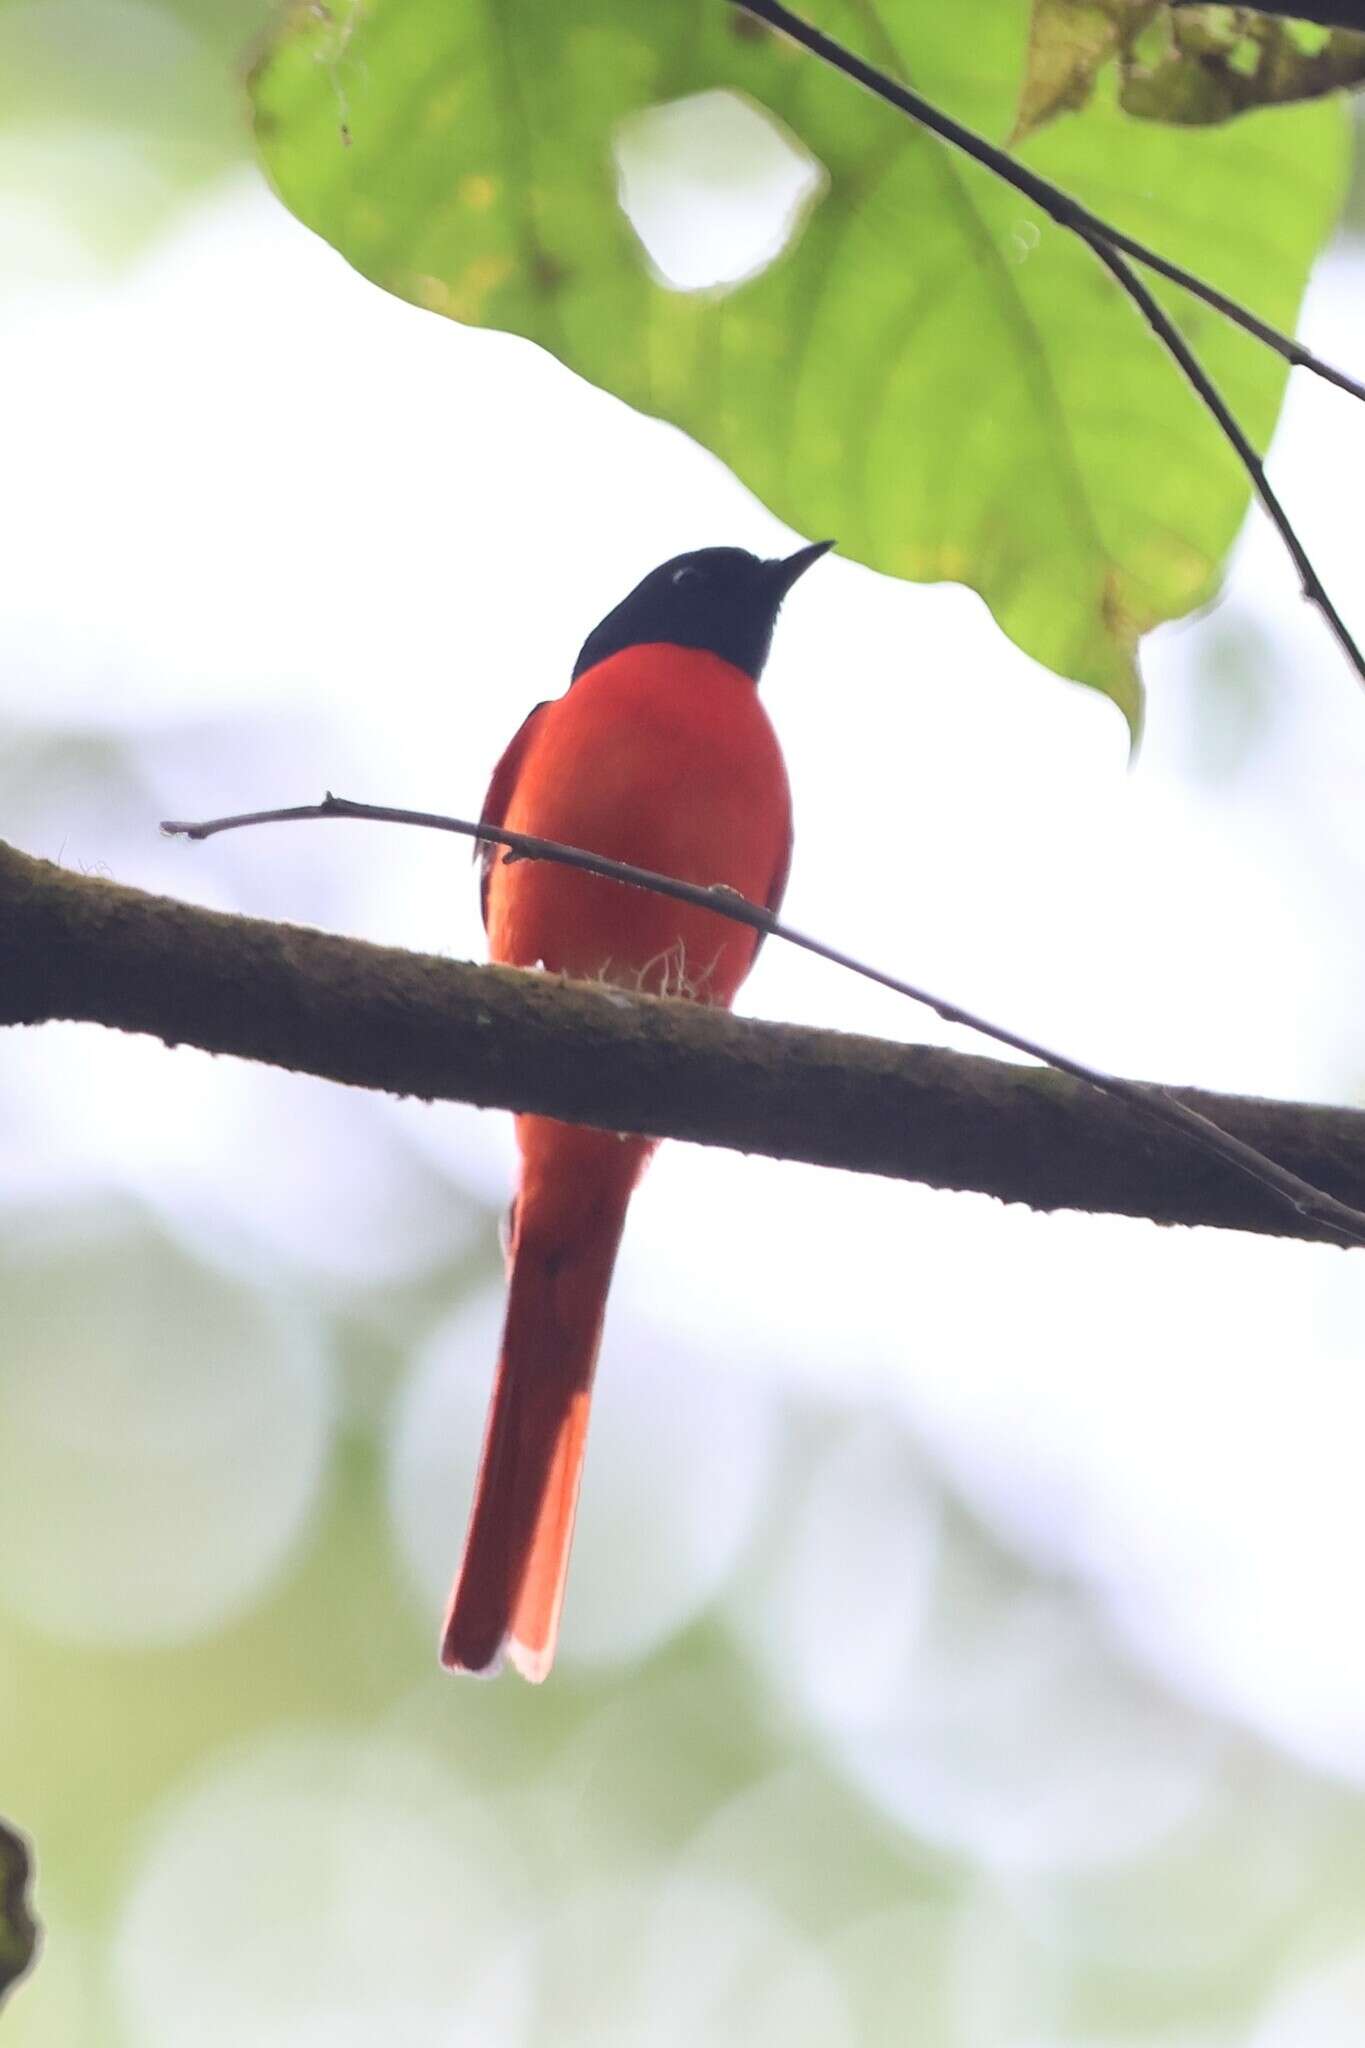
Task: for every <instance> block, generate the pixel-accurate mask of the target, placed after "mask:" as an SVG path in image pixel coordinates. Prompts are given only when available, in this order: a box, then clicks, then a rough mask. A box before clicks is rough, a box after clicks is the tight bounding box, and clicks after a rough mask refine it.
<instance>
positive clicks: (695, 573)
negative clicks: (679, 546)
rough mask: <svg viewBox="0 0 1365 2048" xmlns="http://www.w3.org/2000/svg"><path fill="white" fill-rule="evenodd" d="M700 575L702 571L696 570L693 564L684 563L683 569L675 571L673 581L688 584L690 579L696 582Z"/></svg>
mask: <svg viewBox="0 0 1365 2048" xmlns="http://www.w3.org/2000/svg"><path fill="white" fill-rule="evenodd" d="M700 575H701V570H700V569H698V568H695V567H694V566H693V565H692V563H691V562H684V563H683V565H682V567H681V569H675V570H674V571H673V581H674V582H675V583H686V582H687V581H688V580H689V578H691V579H693V580H695V579H696V578H697V577H699V576H700Z"/></svg>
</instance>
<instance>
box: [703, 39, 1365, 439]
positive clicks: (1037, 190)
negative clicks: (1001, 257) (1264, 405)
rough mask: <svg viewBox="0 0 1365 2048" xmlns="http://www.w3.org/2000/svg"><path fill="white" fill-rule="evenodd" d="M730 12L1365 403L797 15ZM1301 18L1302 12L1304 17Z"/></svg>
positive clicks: (1191, 276) (1362, 389) (1304, 356)
mask: <svg viewBox="0 0 1365 2048" xmlns="http://www.w3.org/2000/svg"><path fill="white" fill-rule="evenodd" d="M730 5H731V6H732V7H736V8H738V9H739V11H740V12H741V13H742V14H749V15H752V16H753V17H754V18H755V20H757V21H765V22H767V24H768V25H769V27H770V28H776V29H780V30H781V31H782V33H783V34H784V35H787V36H790V37H791V39H792V41H793V42H796V43H800V44H801V46H802V48H803V49H806V50H809V51H810V52H811V54H812V55H813V56H816V57H819V58H821V59H822V60H823V61H824V62H825V63H826V64H829V65H832V66H833V68H834V69H835V70H836V71H842V72H843V73H844V75H845V77H847V78H852V79H855V80H856V81H857V83H858V84H859V85H862V86H865V87H866V88H867V90H868V91H869V92H870V93H874V94H875V95H876V97H877V98H878V99H882V100H886V101H887V102H888V103H889V104H890V105H891V106H893V107H898V108H899V109H900V111H901V113H903V114H908V115H909V116H910V118H911V120H912V121H917V122H918V123H919V125H920V126H921V127H922V128H927V129H929V130H930V132H931V133H932V134H934V135H937V136H939V137H940V138H941V139H942V140H943V141H944V142H950V143H951V144H952V145H953V147H954V148H955V149H960V150H961V151H962V152H963V154H964V155H965V156H969V157H971V159H972V161H973V162H974V163H978V164H981V165H982V166H983V167H984V168H985V169H986V170H988V171H994V173H995V175H996V176H997V177H998V178H1003V179H1004V181H1005V183H1006V184H1007V185H1013V187H1014V189H1015V191H1016V192H1022V193H1023V194H1024V196H1025V198H1027V199H1031V200H1032V201H1033V203H1034V205H1035V206H1039V207H1041V208H1042V210H1043V212H1044V213H1046V214H1047V215H1048V217H1049V218H1050V219H1052V220H1055V221H1056V223H1057V225H1058V226H1059V227H1064V228H1070V229H1071V230H1072V232H1073V233H1075V234H1078V235H1081V236H1082V237H1083V238H1084V239H1085V240H1086V241H1088V242H1093V241H1094V239H1095V238H1096V237H1099V239H1100V240H1102V241H1104V242H1107V243H1108V244H1109V246H1110V247H1111V248H1113V249H1121V250H1122V251H1123V253H1124V254H1125V255H1126V256H1131V257H1132V258H1133V261H1134V262H1135V263H1141V264H1142V265H1143V266H1144V268H1145V269H1147V270H1154V271H1156V272H1157V273H1158V275H1159V276H1161V277H1165V278H1169V279H1170V281H1171V283H1172V284H1178V285H1180V286H1181V287H1182V289H1183V290H1185V291H1187V292H1190V293H1192V294H1193V296H1194V297H1195V298H1197V299H1202V300H1203V301H1204V303H1205V305H1206V306H1212V307H1213V308H1214V310H1215V311H1216V312H1219V313H1222V314H1223V315H1224V316H1225V317H1226V318H1227V319H1229V320H1231V321H1233V322H1235V324H1236V325H1237V326H1238V327H1242V328H1245V330H1246V332H1247V333H1248V334H1254V335H1255V337H1256V339H1257V340H1258V341H1262V342H1264V343H1265V345H1266V347H1267V348H1270V349H1273V350H1274V351H1275V353H1276V355H1279V356H1283V357H1284V360H1285V361H1286V362H1287V363H1293V364H1294V365H1295V366H1296V367H1297V368H1298V369H1302V370H1311V371H1312V372H1313V373H1314V375H1315V376H1318V377H1325V378H1326V379H1327V381H1328V383H1329V384H1335V385H1337V386H1338V388H1339V389H1340V390H1342V391H1349V392H1350V394H1351V396H1352V397H1353V398H1361V399H1365V383H1361V382H1360V380H1359V379H1358V378H1355V377H1350V376H1348V375H1347V374H1346V372H1345V371H1344V370H1338V369H1336V368H1335V367H1334V365H1333V364H1331V363H1327V362H1324V361H1323V359H1322V357H1321V356H1316V355H1314V354H1313V351H1312V350H1311V349H1308V348H1305V347H1304V346H1303V344H1302V342H1300V341H1296V340H1295V339H1294V337H1293V335H1292V334H1281V332H1280V331H1279V329H1278V328H1276V327H1272V326H1270V325H1269V323H1268V322H1267V321H1265V320H1262V319H1261V318H1260V317H1259V316H1258V315H1257V314H1255V313H1253V312H1252V311H1251V309H1250V308H1249V307H1247V306H1243V305H1242V304H1241V303H1240V302H1239V301H1238V300H1236V299H1231V298H1229V297H1228V296H1227V294H1226V292H1220V291H1219V290H1218V288H1217V286H1216V285H1211V284H1209V283H1208V282H1207V280H1206V279H1204V278H1202V277H1198V276H1196V275H1195V273H1194V272H1193V271H1191V270H1185V269H1183V268H1182V267H1181V265H1180V264H1178V263H1172V262H1170V261H1169V259H1168V258H1167V257H1165V256H1162V255H1160V254H1159V253H1158V252H1157V251H1156V250H1155V249H1150V248H1148V246H1147V244H1146V243H1145V242H1139V241H1137V240H1136V238H1135V237H1134V236H1132V235H1127V234H1125V233H1124V232H1123V230H1122V228H1116V227H1114V226H1113V225H1112V224H1111V223H1110V222H1109V221H1106V220H1102V219H1101V218H1100V216H1099V215H1098V214H1097V213H1092V212H1091V211H1090V209H1089V207H1087V206H1082V204H1081V202H1080V200H1079V199H1073V198H1072V197H1071V195H1070V193H1069V192H1063V191H1062V189H1061V187H1060V186H1058V185H1053V184H1051V183H1050V182H1049V180H1048V179H1046V178H1040V177H1039V176H1038V174H1037V172H1036V171H1031V170H1029V169H1028V167H1027V166H1026V165H1024V164H1021V163H1019V162H1017V161H1016V159H1015V158H1014V157H1012V156H1010V155H1009V154H1008V152H1007V151H1005V150H1003V149H997V148H996V147H995V145H994V143H990V142H987V140H986V138H985V136H984V135H978V134H977V133H976V132H975V130H974V129H971V128H965V127H964V126H963V125H962V123H961V122H960V121H955V120H953V118H952V116H951V115H950V114H945V113H944V112H943V111H942V109H941V108H939V107H936V106H935V105H934V104H933V102H932V101H931V100H926V99H923V98H922V97H921V96H920V94H919V93H917V92H915V91H913V90H912V89H911V87H909V86H908V85H902V84H901V83H900V82H899V81H898V80H897V79H894V78H892V77H890V76H889V75H888V74H887V73H886V72H884V71H879V70H878V69H877V67H876V66H875V65H873V64H868V63H865V62H864V60H863V59H862V58H861V57H859V56H857V55H856V54H855V53H854V52H853V51H852V50H850V49H848V48H847V47H846V46H845V45H844V44H843V43H838V42H836V41H835V40H834V38H833V37H832V36H827V35H826V34H825V33H824V32H823V30H821V29H818V28H812V27H811V25H810V23H809V22H805V21H802V19H801V17H800V16H799V15H796V14H793V13H792V12H791V10H790V8H788V7H784V6H783V5H782V4H781V0H730ZM1283 11H1284V12H1285V13H1289V12H1290V11H1291V10H1290V9H1289V8H1288V7H1286V8H1285V9H1284V10H1283ZM1296 11H1299V12H1302V10H1301V9H1299V10H1296Z"/></svg>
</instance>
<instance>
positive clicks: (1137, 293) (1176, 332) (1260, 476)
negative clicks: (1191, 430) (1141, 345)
mask: <svg viewBox="0 0 1365 2048" xmlns="http://www.w3.org/2000/svg"><path fill="white" fill-rule="evenodd" d="M1085 239H1086V241H1088V242H1089V244H1090V246H1091V248H1092V249H1093V250H1094V251H1095V254H1096V255H1097V256H1098V257H1099V259H1100V262H1101V263H1103V264H1104V266H1105V268H1106V269H1107V270H1109V271H1111V272H1112V274H1113V276H1114V277H1115V279H1116V280H1117V282H1118V283H1119V284H1120V285H1122V287H1123V289H1124V291H1125V292H1126V293H1127V294H1128V297H1129V298H1130V299H1131V300H1132V302H1133V304H1134V305H1135V306H1136V307H1137V309H1138V311H1139V312H1140V313H1141V314H1142V316H1143V318H1144V319H1145V320H1146V321H1147V323H1148V325H1149V326H1150V327H1151V329H1152V331H1153V333H1154V334H1155V335H1156V336H1157V339H1158V340H1159V341H1160V342H1161V343H1162V344H1163V346H1164V347H1166V348H1167V349H1169V351H1170V353H1171V355H1172V356H1174V358H1175V360H1176V362H1177V363H1178V364H1179V365H1180V368H1181V369H1182V370H1183V371H1184V373H1185V375H1186V377H1187V378H1188V379H1189V381H1190V383H1191V384H1192V385H1193V387H1194V389H1195V391H1196V392H1197V393H1198V394H1199V397H1200V399H1201V400H1202V402H1203V404H1204V405H1205V406H1206V407H1207V409H1208V411H1209V412H1210V413H1212V415H1213V417H1214V419H1216V420H1217V422H1218V424H1219V426H1220V427H1221V428H1222V430H1223V434H1224V436H1225V437H1226V439H1227V441H1228V442H1229V443H1230V445H1231V446H1232V447H1233V448H1234V449H1235V450H1236V453H1237V457H1238V460H1239V461H1240V462H1241V465H1242V467H1243V469H1244V470H1245V471H1246V473H1247V475H1248V476H1249V477H1250V478H1251V481H1252V486H1253V488H1254V489H1255V492H1256V495H1257V497H1258V498H1259V499H1260V501H1261V503H1262V504H1263V505H1264V507H1265V509H1266V511H1267V512H1268V513H1269V515H1270V517H1271V520H1272V521H1273V522H1274V526H1275V529H1276V531H1277V533H1278V534H1279V536H1280V538H1281V540H1282V541H1283V542H1284V544H1285V547H1286V548H1287V549H1288V551H1289V555H1290V559H1291V560H1292V562H1293V564H1294V567H1295V568H1296V569H1297V570H1298V572H1299V581H1300V582H1301V584H1302V585H1303V594H1304V596H1305V597H1306V598H1307V599H1308V601H1309V603H1310V604H1313V605H1316V606H1317V608H1318V610H1319V611H1320V612H1321V613H1322V615H1323V617H1324V618H1325V619H1326V621H1327V624H1328V626H1329V627H1330V628H1331V630H1332V632H1333V633H1334V634H1335V636H1336V640H1337V644H1338V645H1339V646H1340V647H1341V649H1342V651H1343V653H1344V654H1345V656H1346V659H1347V660H1348V661H1349V662H1350V664H1351V666H1352V668H1353V669H1354V670H1355V672H1356V674H1357V675H1358V676H1359V677H1360V678H1361V680H1362V681H1363V682H1365V656H1362V654H1361V651H1360V649H1359V647H1358V646H1357V645H1356V643H1355V641H1354V639H1353V638H1352V636H1351V633H1350V631H1349V630H1348V628H1347V626H1346V623H1345V621H1344V620H1343V619H1342V616H1341V614H1340V612H1339V611H1338V610H1337V608H1336V606H1335V605H1334V604H1333V602H1332V600H1331V598H1330V597H1329V596H1328V595H1327V591H1326V589H1325V588H1324V585H1323V581H1322V578H1321V577H1320V576H1319V574H1318V572H1317V570H1316V569H1315V568H1314V567H1313V564H1312V562H1311V561H1310V560H1309V558H1308V553H1307V550H1306V549H1305V547H1304V545H1303V543H1302V541H1301V540H1300V539H1299V537H1298V535H1297V533H1296V532H1295V531H1294V528H1293V526H1292V525H1291V524H1290V520H1289V514H1288V513H1287V512H1286V511H1285V509H1284V507H1283V505H1282V504H1281V503H1280V501H1279V499H1278V498H1277V497H1276V495H1275V492H1274V491H1273V489H1272V488H1271V485H1270V481H1269V479H1268V478H1267V476H1266V473H1265V466H1264V464H1263V463H1262V461H1261V458H1260V456H1259V455H1258V454H1257V453H1256V450H1255V449H1254V448H1253V447H1252V445H1251V443H1250V441H1248V439H1247V437H1246V435H1245V434H1244V433H1243V431H1242V428H1241V426H1240V425H1239V424H1238V421H1237V419H1236V416H1235V415H1234V414H1233V413H1232V411H1231V410H1230V409H1229V407H1228V404H1227V401H1226V400H1225V399H1224V397H1223V395H1222V393H1221V392H1220V391H1219V389H1218V386H1217V385H1216V384H1215V383H1214V382H1213V379H1212V378H1211V377H1210V376H1209V374H1208V372H1207V370H1206V369H1205V368H1204V366H1203V364H1202V363H1201V362H1200V360H1199V358H1198V356H1196V354H1195V353H1194V350H1193V349H1192V348H1191V347H1190V345H1189V343H1188V342H1187V341H1186V339H1185V337H1184V335H1183V334H1182V333H1181V332H1180V329H1179V328H1178V327H1177V326H1176V324H1175V322H1174V321H1173V320H1172V319H1171V318H1170V317H1169V315H1168V314H1167V313H1165V312H1164V311H1163V310H1162V308H1161V306H1160V304H1159V303H1158V302H1157V300H1156V299H1155V298H1154V297H1153V296H1152V294H1151V292H1150V291H1149V290H1148V289H1147V286H1146V285H1145V284H1144V283H1143V281H1142V279H1141V278H1140V277H1139V276H1138V275H1137V273H1136V272H1135V271H1134V269H1133V267H1132V265H1131V264H1130V263H1129V262H1127V260H1126V259H1125V258H1124V257H1123V256H1121V255H1120V254H1119V252H1118V250H1117V249H1111V248H1110V247H1109V244H1108V243H1107V242H1105V241H1104V240H1103V238H1102V237H1101V236H1099V235H1090V234H1087V235H1086V236H1085Z"/></svg>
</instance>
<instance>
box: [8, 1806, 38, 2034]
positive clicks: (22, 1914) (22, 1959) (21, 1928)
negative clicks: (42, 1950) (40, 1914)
mask: <svg viewBox="0 0 1365 2048" xmlns="http://www.w3.org/2000/svg"><path fill="white" fill-rule="evenodd" d="M28 1874H29V1870H28V1850H27V1849H26V1848H25V1846H24V1844H23V1842H22V1841H21V1839H20V1837H19V1836H18V1835H16V1834H15V1833H14V1832H13V1831H12V1829H10V1828H8V1827H6V1826H5V1824H4V1822H3V1821H0V2004H3V2003H4V2000H5V1995H6V1993H7V1992H8V1991H9V1989H10V1987H11V1985H12V1984H14V1983H15V1982H16V1981H17V1980H18V1979H19V1978H20V1977H22V1976H23V1974H24V1972H25V1970H26V1969H27V1968H28V1966H29V1964H30V1963H31V1962H32V1960H33V1950H34V1947H35V1945H36V1943H37V1939H38V1930H37V1928H36V1926H35V1925H34V1921H33V1915H32V1913H31V1912H30V1911H29V1904H28Z"/></svg>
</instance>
